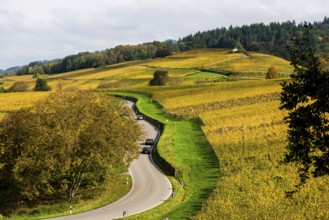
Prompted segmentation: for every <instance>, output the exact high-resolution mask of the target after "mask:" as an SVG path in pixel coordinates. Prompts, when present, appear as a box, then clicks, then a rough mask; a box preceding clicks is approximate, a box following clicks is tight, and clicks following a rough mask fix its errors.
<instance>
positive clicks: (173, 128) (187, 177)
mask: <svg viewBox="0 0 329 220" xmlns="http://www.w3.org/2000/svg"><path fill="white" fill-rule="evenodd" d="M115 94H116V95H121V96H129V97H134V98H137V99H138V102H137V107H138V108H139V110H140V111H141V112H142V113H143V114H145V115H147V116H149V117H151V118H153V119H156V120H158V121H160V122H162V123H163V124H165V128H164V132H163V134H162V136H161V138H160V140H159V143H158V151H159V154H160V155H161V156H162V157H163V158H164V159H165V160H167V161H168V162H169V163H170V164H172V165H173V166H174V167H175V168H176V169H178V170H179V171H180V172H179V175H178V176H177V177H176V179H179V181H183V182H182V183H183V184H182V185H180V184H179V183H178V182H177V181H176V182H175V183H173V185H174V187H175V189H174V190H175V191H177V197H176V198H170V199H169V200H167V201H166V202H164V204H163V205H161V206H159V207H157V208H155V209H152V210H150V211H147V212H144V213H142V214H139V215H135V216H132V217H130V218H129V219H163V218H164V217H169V219H189V218H190V217H191V216H194V215H196V213H197V212H198V211H200V209H201V208H202V204H203V203H204V202H205V201H206V200H207V199H208V197H209V195H210V194H211V192H212V191H213V189H214V188H215V187H216V183H217V181H218V178H219V176H220V171H219V162H218V159H217V157H216V154H215V152H214V150H213V148H212V146H211V145H210V144H209V142H208V140H207V138H206V136H205V134H204V133H203V131H202V129H201V126H202V122H201V120H200V119H193V120H175V119H172V118H168V117H166V116H165V115H164V114H163V111H162V107H161V106H160V105H159V104H158V103H157V102H155V101H154V100H152V99H151V97H150V96H149V95H146V94H141V93H130V92H115Z"/></svg>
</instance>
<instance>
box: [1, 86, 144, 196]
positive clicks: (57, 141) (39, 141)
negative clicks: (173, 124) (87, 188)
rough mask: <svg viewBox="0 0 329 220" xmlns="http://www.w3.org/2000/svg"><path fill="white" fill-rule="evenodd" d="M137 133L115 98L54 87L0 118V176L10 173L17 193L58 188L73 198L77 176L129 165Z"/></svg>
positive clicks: (103, 174) (92, 176) (97, 177)
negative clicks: (32, 103)
mask: <svg viewBox="0 0 329 220" xmlns="http://www.w3.org/2000/svg"><path fill="white" fill-rule="evenodd" d="M140 135H141V129H140V127H139V126H138V125H137V123H136V122H135V121H132V117H131V115H130V114H129V111H127V109H124V108H123V107H122V106H121V102H120V101H119V100H118V99H115V98H112V97H109V96H106V95H100V94H94V93H92V92H89V91H72V90H64V91H61V92H58V93H54V94H51V95H50V96H49V98H48V99H46V100H45V101H42V102H39V103H37V104H36V105H35V106H34V107H33V108H31V109H25V110H20V111H18V112H12V113H9V115H8V116H7V117H6V118H5V120H4V121H2V122H1V123H0V153H1V152H2V154H0V179H5V177H10V178H9V180H8V181H10V182H11V183H12V185H16V186H17V188H18V190H19V192H20V195H21V196H22V198H27V199H34V198H37V197H38V196H40V195H51V194H53V193H55V192H58V191H60V190H61V189H65V190H66V194H67V197H68V198H73V197H74V194H75V193H76V191H77V190H78V189H79V187H80V185H81V182H82V181H84V182H90V181H96V182H98V183H100V182H101V181H102V180H104V179H106V178H107V176H108V175H109V171H111V169H112V168H113V167H127V166H129V164H130V162H131V161H132V160H133V159H134V158H136V157H138V152H139V148H138V145H137V144H136V143H137V140H138V139H139V137H140ZM112 172H113V171H112ZM7 183H8V182H7ZM2 187H4V186H2Z"/></svg>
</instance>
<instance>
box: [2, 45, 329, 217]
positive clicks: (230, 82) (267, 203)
mask: <svg viewBox="0 0 329 220" xmlns="http://www.w3.org/2000/svg"><path fill="white" fill-rule="evenodd" d="M271 66H274V67H276V68H277V69H278V70H279V73H280V75H281V76H282V78H279V79H275V80H266V79H265V74H266V71H267V69H268V68H269V67H271ZM158 69H162V70H166V71H168V73H169V77H170V78H171V81H170V83H169V85H167V86H163V87H150V86H148V82H149V80H150V79H151V78H152V74H153V73H154V71H155V70H158ZM292 71H293V69H292V68H291V67H290V65H289V62H288V61H286V60H283V59H281V58H278V57H274V56H269V55H265V54H259V53H231V52H230V50H222V49H198V50H192V51H188V52H183V53H177V54H174V55H172V56H169V57H166V58H157V59H153V60H147V61H133V62H127V63H121V64H116V65H111V66H106V67H101V68H98V69H85V70H78V71H73V72H68V73H63V74H57V75H48V76H43V78H45V79H46V80H47V81H48V83H49V84H50V85H51V86H52V88H53V90H52V91H51V92H54V91H56V90H58V89H62V88H68V87H77V88H80V89H93V90H96V91H99V92H118V91H128V92H136V93H147V94H150V95H151V96H152V99H153V100H156V101H158V102H159V103H160V104H161V105H162V106H163V111H164V112H165V113H166V114H167V115H169V116H170V117H175V118H177V119H184V120H190V119H195V118H200V119H201V120H202V122H203V125H202V130H203V132H204V134H205V135H206V137H207V139H208V141H209V142H210V144H211V145H212V147H213V149H214V151H215V153H216V155H217V158H218V160H219V164H220V172H221V173H220V178H219V179H218V181H217V185H216V188H215V190H214V191H213V192H212V194H211V196H210V197H209V198H208V200H207V201H206V202H205V203H204V204H203V205H202V209H201V210H200V211H199V212H198V213H197V215H196V216H195V219H329V209H328V207H329V185H328V184H327V183H328V182H329V178H328V177H321V178H317V179H312V178H311V179H310V180H309V182H308V183H307V184H306V185H305V186H304V187H303V188H302V190H301V191H299V192H297V193H296V195H295V196H294V197H291V198H286V197H285V192H286V191H290V190H292V189H293V188H294V186H295V185H296V184H297V183H298V181H299V179H298V173H297V170H296V168H295V167H294V166H293V165H284V164H282V163H281V161H282V159H283V155H284V153H285V145H286V144H287V140H286V135H287V125H286V124H285V123H284V120H283V118H284V117H285V115H286V114H287V113H286V112H284V111H281V110H279V105H280V101H279V98H280V92H281V86H280V83H281V82H283V81H284V80H289V79H288V78H287V76H288V75H289V74H290V73H292ZM222 72H223V73H228V76H227V75H223V74H221V73H222ZM17 81H24V82H27V83H29V88H30V89H32V88H33V86H34V83H35V79H33V78H32V76H13V77H7V78H5V79H4V80H3V81H2V82H1V83H2V85H1V86H3V87H4V88H9V87H10V86H11V85H12V84H13V83H14V82H17ZM48 94H49V92H32V91H31V92H27V93H2V94H1V93H0V117H4V115H5V114H6V112H8V111H12V110H16V109H18V108H21V107H28V106H31V105H32V104H33V103H34V102H36V101H37V100H40V99H44V98H46V97H47V95H48ZM200 148H202V146H200ZM185 150H186V151H188V150H189V149H188V148H186V149H185Z"/></svg>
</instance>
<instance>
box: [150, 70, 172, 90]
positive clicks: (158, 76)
mask: <svg viewBox="0 0 329 220" xmlns="http://www.w3.org/2000/svg"><path fill="white" fill-rule="evenodd" d="M168 81H169V76H168V72H167V71H165V70H157V71H155V72H154V73H153V79H151V80H150V82H149V84H150V86H164V85H166V83H167V82H168Z"/></svg>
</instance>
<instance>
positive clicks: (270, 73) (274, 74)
mask: <svg viewBox="0 0 329 220" xmlns="http://www.w3.org/2000/svg"><path fill="white" fill-rule="evenodd" d="M276 78H280V74H279V71H278V69H277V68H276V67H274V66H271V67H270V68H268V70H267V72H266V79H276Z"/></svg>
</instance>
